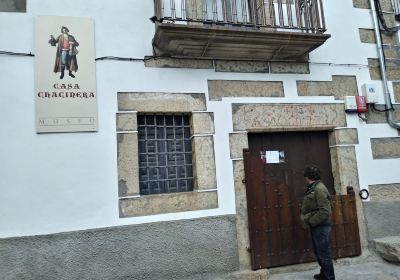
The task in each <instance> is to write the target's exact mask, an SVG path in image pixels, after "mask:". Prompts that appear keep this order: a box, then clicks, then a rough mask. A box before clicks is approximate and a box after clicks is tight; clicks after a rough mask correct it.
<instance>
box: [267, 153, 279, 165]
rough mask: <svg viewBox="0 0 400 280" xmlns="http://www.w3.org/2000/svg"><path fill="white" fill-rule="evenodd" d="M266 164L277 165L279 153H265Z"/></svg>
mask: <svg viewBox="0 0 400 280" xmlns="http://www.w3.org/2000/svg"><path fill="white" fill-rule="evenodd" d="M265 160H266V163H279V151H265Z"/></svg>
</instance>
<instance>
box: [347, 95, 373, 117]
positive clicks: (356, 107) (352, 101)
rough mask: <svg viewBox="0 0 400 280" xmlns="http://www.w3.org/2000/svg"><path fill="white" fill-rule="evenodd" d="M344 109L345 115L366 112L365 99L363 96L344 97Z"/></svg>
mask: <svg viewBox="0 0 400 280" xmlns="http://www.w3.org/2000/svg"><path fill="white" fill-rule="evenodd" d="M344 109H345V111H346V113H365V112H368V106H367V99H366V97H365V96H345V97H344Z"/></svg>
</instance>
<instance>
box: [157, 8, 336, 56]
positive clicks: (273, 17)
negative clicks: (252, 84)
mask: <svg viewBox="0 0 400 280" xmlns="http://www.w3.org/2000/svg"><path fill="white" fill-rule="evenodd" d="M154 3H155V16H154V17H152V18H151V20H153V22H154V23H155V35H154V38H153V47H154V52H155V55H158V56H167V57H190V58H209V59H239V60H242V59H243V60H297V59H301V58H303V57H304V56H305V55H307V54H308V53H309V52H311V51H312V50H314V49H315V48H317V47H319V46H320V45H322V44H323V43H324V42H325V41H326V40H327V39H328V38H329V37H330V35H328V34H324V32H325V31H326V27H325V20H324V11H323V7H322V0H272V1H269V0H154Z"/></svg>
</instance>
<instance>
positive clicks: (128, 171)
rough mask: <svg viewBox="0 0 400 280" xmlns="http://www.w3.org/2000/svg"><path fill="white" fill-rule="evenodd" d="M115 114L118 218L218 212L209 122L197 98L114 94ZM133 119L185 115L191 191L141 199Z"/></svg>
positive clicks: (203, 100)
mask: <svg viewBox="0 0 400 280" xmlns="http://www.w3.org/2000/svg"><path fill="white" fill-rule="evenodd" d="M117 99H118V112H117V114H116V130H117V149H118V164H117V165H118V196H119V217H120V218H124V217H137V216H145V215H156V214H164V213H176V212H183V211H195V210H205V209H213V208H218V193H217V181H216V168H215V153H214V134H215V131H214V116H213V113H211V112H207V111H206V109H207V108H206V98H205V94H201V93H160V92H158V93H150V92H130V93H125V92H122V93H118V98H117ZM138 113H146V114H148V113H151V114H153V113H154V114H157V113H163V114H189V115H190V129H191V138H192V153H193V177H194V180H193V191H191V192H179V193H164V194H153V195H143V196H141V195H140V192H139V157H138V130H137V115H138Z"/></svg>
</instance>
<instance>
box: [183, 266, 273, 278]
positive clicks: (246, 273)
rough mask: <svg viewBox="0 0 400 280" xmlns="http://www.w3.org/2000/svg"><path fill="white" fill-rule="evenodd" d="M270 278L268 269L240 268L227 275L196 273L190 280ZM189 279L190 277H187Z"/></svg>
mask: <svg viewBox="0 0 400 280" xmlns="http://www.w3.org/2000/svg"><path fill="white" fill-rule="evenodd" d="M268 278H269V272H268V269H260V270H255V271H253V270H239V271H235V272H230V273H227V274H226V275H221V274H217V275H215V274H212V275H210V274H202V275H194V276H193V277H192V278H190V280H210V279H212V280H266V279H268ZM185 280H189V279H185Z"/></svg>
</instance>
